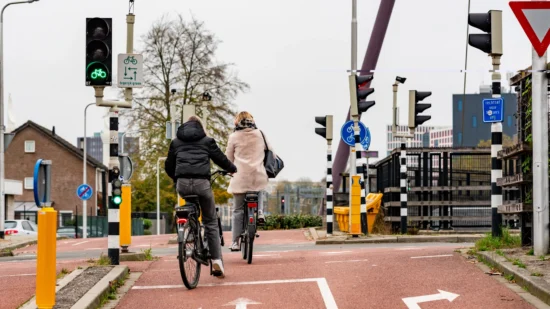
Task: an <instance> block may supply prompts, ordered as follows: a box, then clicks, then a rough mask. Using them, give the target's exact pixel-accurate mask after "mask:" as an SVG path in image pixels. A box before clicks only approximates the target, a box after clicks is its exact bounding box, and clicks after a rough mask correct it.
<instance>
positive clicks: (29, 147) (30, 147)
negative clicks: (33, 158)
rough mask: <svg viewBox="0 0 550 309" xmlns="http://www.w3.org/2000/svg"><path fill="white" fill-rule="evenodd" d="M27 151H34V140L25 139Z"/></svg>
mask: <svg viewBox="0 0 550 309" xmlns="http://www.w3.org/2000/svg"><path fill="white" fill-rule="evenodd" d="M25 152H26V153H34V141H25Z"/></svg>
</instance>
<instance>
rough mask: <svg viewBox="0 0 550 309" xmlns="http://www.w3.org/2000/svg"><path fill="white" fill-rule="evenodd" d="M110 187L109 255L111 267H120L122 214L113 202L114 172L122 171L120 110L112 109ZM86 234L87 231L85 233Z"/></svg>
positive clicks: (110, 120)
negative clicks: (119, 156) (120, 164)
mask: <svg viewBox="0 0 550 309" xmlns="http://www.w3.org/2000/svg"><path fill="white" fill-rule="evenodd" d="M109 135H110V139H109V140H110V142H109V186H108V189H107V191H108V201H109V210H108V212H107V221H108V224H109V235H108V239H107V242H108V248H109V249H108V255H109V259H110V260H111V265H119V256H120V250H119V246H120V240H119V239H120V236H119V235H120V213H119V205H117V204H115V203H114V202H113V191H112V183H113V180H115V179H116V178H117V177H118V175H117V173H116V172H115V171H113V170H120V168H119V161H118V110H117V109H115V108H111V109H110V110H109ZM84 232H86V231H84Z"/></svg>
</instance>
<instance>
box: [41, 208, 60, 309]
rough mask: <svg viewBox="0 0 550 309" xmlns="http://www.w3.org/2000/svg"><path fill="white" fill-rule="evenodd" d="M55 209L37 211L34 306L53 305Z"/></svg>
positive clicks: (44, 306) (49, 308)
mask: <svg viewBox="0 0 550 309" xmlns="http://www.w3.org/2000/svg"><path fill="white" fill-rule="evenodd" d="M56 230H57V211H55V210H54V209H53V208H51V207H45V208H42V209H41V210H40V211H39V212H38V250H37V253H36V306H37V307H38V308H39V309H46V308H47V309H51V308H53V306H54V305H55V285H56V282H55V281H56V273H55V269H56V256H55V254H56V246H57V237H56Z"/></svg>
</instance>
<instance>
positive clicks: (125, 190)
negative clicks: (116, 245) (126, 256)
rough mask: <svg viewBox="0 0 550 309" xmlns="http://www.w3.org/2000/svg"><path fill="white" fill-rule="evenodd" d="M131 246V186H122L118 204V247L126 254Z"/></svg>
mask: <svg viewBox="0 0 550 309" xmlns="http://www.w3.org/2000/svg"><path fill="white" fill-rule="evenodd" d="M131 244H132V186H131V185H130V184H123V185H122V202H121V203H120V247H122V253H128V247H129V246H130V245H131Z"/></svg>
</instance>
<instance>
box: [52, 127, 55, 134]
mask: <svg viewBox="0 0 550 309" xmlns="http://www.w3.org/2000/svg"><path fill="white" fill-rule="evenodd" d="M52 135H55V126H53V128H52Z"/></svg>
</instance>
